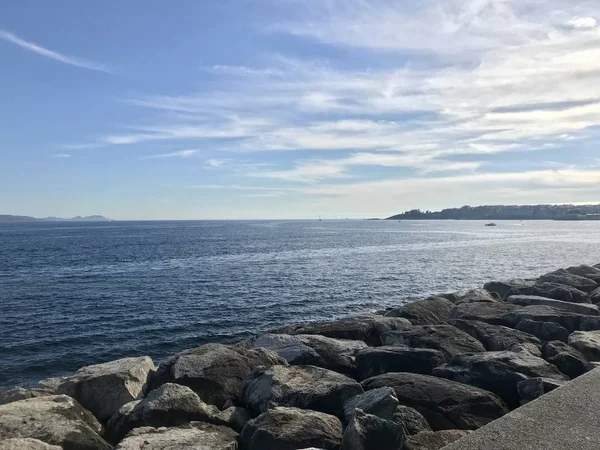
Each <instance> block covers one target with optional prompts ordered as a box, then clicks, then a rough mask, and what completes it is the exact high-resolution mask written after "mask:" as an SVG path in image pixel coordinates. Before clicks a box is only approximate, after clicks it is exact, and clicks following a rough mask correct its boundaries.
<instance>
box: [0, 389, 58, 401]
mask: <svg viewBox="0 0 600 450" xmlns="http://www.w3.org/2000/svg"><path fill="white" fill-rule="evenodd" d="M55 394H56V390H55V389H44V388H22V387H15V388H11V389H6V390H3V391H0V405H6V404H7V403H12V402H17V401H19V400H26V399H28V398H36V397H46V396H48V395H55Z"/></svg>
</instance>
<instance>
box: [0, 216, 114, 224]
mask: <svg viewBox="0 0 600 450" xmlns="http://www.w3.org/2000/svg"><path fill="white" fill-rule="evenodd" d="M109 221H110V219H108V218H106V217H104V216H86V217H82V216H77V217H72V218H70V219H63V218H61V217H44V218H41V219H38V218H36V217H29V216H11V215H3V214H0V222H109Z"/></svg>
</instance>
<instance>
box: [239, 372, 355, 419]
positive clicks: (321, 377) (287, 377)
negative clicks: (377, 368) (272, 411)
mask: <svg viewBox="0 0 600 450" xmlns="http://www.w3.org/2000/svg"><path fill="white" fill-rule="evenodd" d="M362 393H363V389H362V387H361V386H360V384H358V383H357V382H356V381H354V380H353V379H351V378H348V377H346V376H344V375H342V374H339V373H337V372H333V371H331V370H327V369H322V368H320V367H315V366H273V367H271V368H269V369H266V370H259V371H257V372H255V373H253V374H252V375H250V376H249V377H248V378H246V380H245V381H244V388H243V391H242V402H243V404H244V405H247V406H248V407H249V408H250V409H252V410H254V411H256V412H260V413H262V412H265V411H266V410H267V409H269V408H272V407H274V406H290V407H298V408H305V409H313V410H315V411H321V412H324V413H327V414H333V415H335V416H338V417H343V413H344V403H345V402H346V400H348V399H349V398H351V397H354V396H355V395H359V394H362Z"/></svg>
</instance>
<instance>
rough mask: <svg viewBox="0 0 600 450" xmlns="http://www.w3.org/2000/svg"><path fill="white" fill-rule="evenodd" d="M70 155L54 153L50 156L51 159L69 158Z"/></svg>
mask: <svg viewBox="0 0 600 450" xmlns="http://www.w3.org/2000/svg"><path fill="white" fill-rule="evenodd" d="M71 156H73V155H71V154H70V153H55V154H53V155H52V157H53V158H70V157H71Z"/></svg>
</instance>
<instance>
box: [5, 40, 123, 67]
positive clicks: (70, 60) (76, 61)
mask: <svg viewBox="0 0 600 450" xmlns="http://www.w3.org/2000/svg"><path fill="white" fill-rule="evenodd" d="M0 40H3V41H6V42H10V43H11V44H14V45H17V46H19V47H21V48H23V49H25V50H27V51H30V52H33V53H36V54H38V55H41V56H45V57H46V58H50V59H53V60H55V61H59V62H61V63H64V64H68V65H71V66H75V67H80V68H82V69H88V70H95V71H98V72H105V73H112V71H111V69H110V68H109V67H107V66H105V65H104V64H100V63H97V62H94V61H90V60H86V59H82V58H76V57H73V56H67V55H64V54H62V53H58V52H56V51H53V50H49V49H47V48H44V47H42V46H40V45H37V44H34V43H33V42H30V41H26V40H25V39H22V38H20V37H19V36H17V35H16V34H14V33H11V32H9V31H6V30H0Z"/></svg>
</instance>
